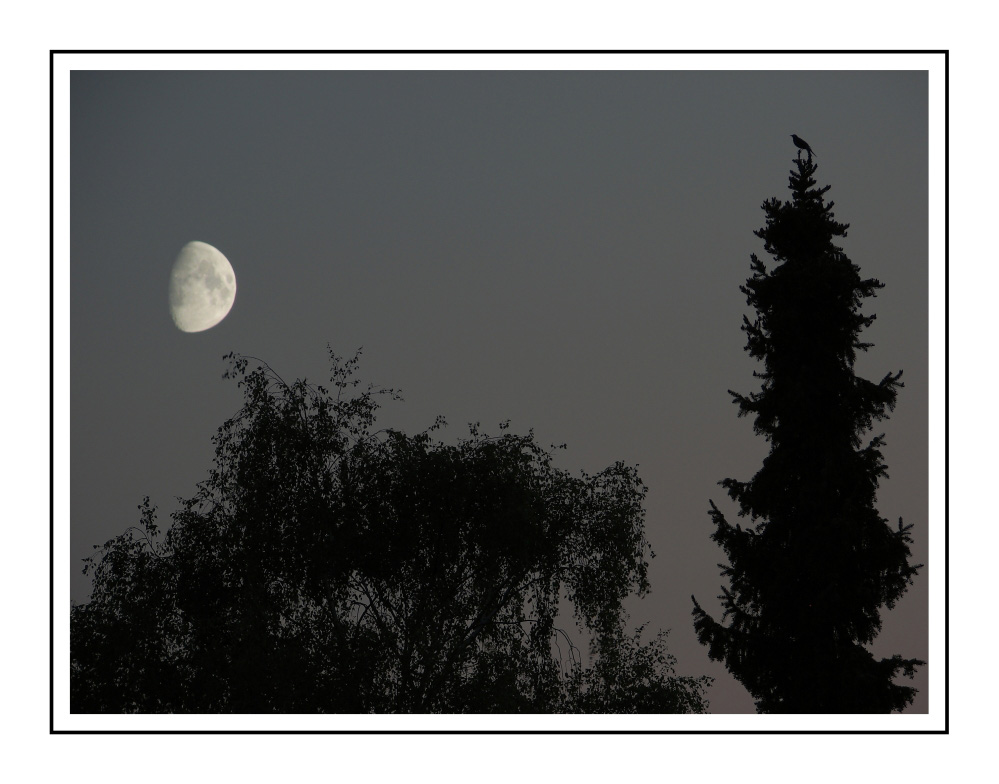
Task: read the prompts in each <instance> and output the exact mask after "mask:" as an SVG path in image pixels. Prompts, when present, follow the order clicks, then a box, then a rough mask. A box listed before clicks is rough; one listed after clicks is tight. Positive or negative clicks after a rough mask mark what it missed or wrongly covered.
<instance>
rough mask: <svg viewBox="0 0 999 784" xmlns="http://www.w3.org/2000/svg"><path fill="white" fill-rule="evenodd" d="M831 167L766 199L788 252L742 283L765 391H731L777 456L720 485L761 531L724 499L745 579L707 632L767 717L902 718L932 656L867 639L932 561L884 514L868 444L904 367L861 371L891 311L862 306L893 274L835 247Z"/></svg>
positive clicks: (839, 231)
mask: <svg viewBox="0 0 999 784" xmlns="http://www.w3.org/2000/svg"><path fill="white" fill-rule="evenodd" d="M816 168H817V167H816V166H815V165H814V164H813V163H812V159H811V156H808V158H807V159H806V160H803V159H802V158H801V157H800V155H799V158H798V159H797V161H796V169H795V170H792V172H791V178H790V189H791V192H792V199H791V200H790V201H787V202H781V201H780V200H778V199H770V200H768V201H766V202H765V203H764V204H763V210H764V213H765V214H766V225H765V226H764V227H763V228H761V229H760V230H758V231H757V232H755V233H756V235H757V236H758V237H760V238H761V239H762V240H763V243H764V249H765V250H766V252H767V253H768V254H770V255H771V256H772V257H773V259H774V262H775V265H774V266H772V268H769V269H768V267H767V266H766V265H765V264H764V263H763V262H762V261H760V259H759V258H757V256H756V255H755V254H754V255H753V256H752V264H751V267H752V272H753V274H752V276H751V277H750V278H749V280H748V281H747V283H746V285H745V286H743V287H741V290H742V292H743V293H744V294H745V295H746V298H747V301H748V303H749V305H750V306H752V307H753V308H754V309H755V310H756V318H755V320H754V321H752V322H750V320H749V319H748V318H746V317H744V323H743V327H742V329H743V331H744V332H745V333H746V336H747V345H746V350H747V351H748V352H749V354H750V355H751V356H752V357H753V358H754V359H757V360H759V361H761V362H762V363H763V370H762V371H758V372H756V373H755V374H754V375H756V376H757V377H758V378H759V379H760V380H761V382H762V386H761V389H760V391H759V392H753V393H750V394H749V395H742V394H739V393H736V392H731V391H730V394H732V396H733V398H734V402H735V403H736V404H737V405H738V407H739V416H751V417H753V419H754V430H755V432H756V433H757V434H758V435H761V436H763V437H764V438H765V439H766V440H767V441H768V442H769V445H770V452H769V455H768V456H767V458H766V459H765V460H764V462H763V466H762V467H761V468H760V470H759V471H758V472H757V473H756V475H755V476H754V477H753V478H752V480H750V481H748V482H740V481H736V480H735V479H726V480H724V481H723V482H721V483H720V484H721V485H722V486H724V487H725V489H726V490H727V491H728V494H729V495H730V496H731V498H732V499H733V500H735V501H736V502H737V503H738V505H739V515H740V516H742V517H748V518H749V519H750V521H751V525H750V526H749V527H747V528H745V529H743V528H742V527H741V526H740V525H734V526H733V525H731V524H730V523H729V522H728V521H727V520H726V519H725V516H724V515H723V514H722V512H721V511H720V510H719V509H718V507H716V506H715V504H714V503H713V502H712V503H711V511H710V514H711V518H712V520H713V522H714V525H715V532H714V534H713V537H712V538H713V539H714V540H715V541H716V542H717V543H718V544H719V545H720V546H721V547H722V549H723V550H724V551H725V553H726V555H727V556H728V564H727V565H724V564H721V565H720V566H721V567H722V575H723V576H725V577H726V578H728V581H729V583H730V587H728V588H725V587H723V588H722V591H723V595H722V596H720V597H719V599H721V600H722V603H723V607H724V615H723V616H722V619H721V621H722V622H721V623H720V622H718V621H716V620H714V619H713V618H712V617H710V616H709V615H708V614H707V613H706V612H705V611H704V610H703V609H702V608H701V607H700V605H698V604H697V601H696V599H695V600H694V619H695V628H696V630H697V634H698V637H699V639H700V641H701V642H702V643H703V644H705V645H707V646H708V649H709V653H710V656H711V657H712V658H713V659H716V660H721V661H724V662H725V663H726V665H727V667H728V669H729V670H730V671H731V672H732V674H733V675H735V677H736V678H738V679H739V680H740V681H741V682H742V683H743V684H744V685H745V686H746V688H747V689H748V690H749V692H750V693H751V694H752V695H753V697H754V698H755V699H756V705H757V709H758V710H759V711H761V712H792V713H841V712H848V713H869V712H870V713H878V712H889V711H896V710H901V709H902V708H903V707H905V706H906V705H908V704H909V703H911V701H912V698H913V696H914V693H915V689H913V688H911V687H907V686H902V685H899V684H897V683H895V682H894V678H895V677H896V676H897V675H899V674H904V675H906V676H908V677H910V678H911V677H912V676H913V671H914V668H915V667H916V666H918V665H921V664H923V662H920V661H917V660H915V659H904V658H902V657H901V656H899V655H896V656H892V657H890V658H887V659H881V660H877V659H875V658H874V656H873V655H872V654H871V653H870V651H869V650H868V649H867V648H866V647H865V646H867V645H868V644H869V643H871V642H872V641H873V640H874V638H875V637H876V636H877V634H878V632H879V631H880V629H881V612H882V608H889V609H890V608H892V607H893V606H894V605H895V603H896V602H897V601H898V599H899V598H900V597H901V596H902V595H903V594H904V593H905V591H906V590H907V588H908V586H909V585H910V584H911V582H912V580H913V577H914V576H915V575H916V573H917V570H918V569H919V568H920V566H912V565H910V564H909V556H910V552H909V544H910V543H911V538H910V535H909V529H910V528H911V526H906V525H903V523H902V521H901V519H899V521H898V526H897V528H893V527H890V526H889V525H888V521H887V520H885V519H883V518H882V517H881V516H880V515H879V513H878V511H877V509H876V508H875V502H876V495H877V489H878V484H879V481H880V480H881V479H882V478H885V477H887V469H886V466H885V463H884V460H883V455H882V452H881V448H882V446H883V444H884V436H883V434H882V435H878V436H875V437H873V438H870V440H866V439H867V438H868V437H869V436H868V434H869V431H870V430H871V428H872V427H873V425H874V424H875V423H876V422H877V421H879V420H882V419H885V418H887V417H888V414H889V412H890V411H892V410H893V409H894V406H895V402H896V396H897V392H898V389H899V388H900V387H902V386H903V384H902V382H901V380H900V379H901V375H902V373H901V371H899V372H898V373H888V374H886V375H885V376H884V377H883V378H882V379H881V380H880V381H878V382H872V381H869V380H866V379H864V378H861V377H859V376H857V375H856V374H855V372H854V361H855V359H856V355H857V352H858V351H867V350H868V348H870V346H871V344H870V343H865V342H863V341H862V340H861V339H860V334H861V332H862V331H863V330H864V329H865V328H867V327H869V326H870V325H871V324H872V323H873V321H874V319H875V317H874V315H865V314H863V313H862V312H861V306H862V303H863V301H864V300H865V299H867V298H868V297H874V296H876V292H877V290H878V289H880V288H882V287H883V284H882V283H881V282H880V281H878V280H876V279H873V278H868V279H864V278H862V277H861V276H860V271H859V268H858V267H857V266H856V265H854V264H853V263H852V262H851V261H850V260H849V259H848V258H847V257H846V255H845V254H844V253H843V251H842V249H841V248H840V247H837V246H836V245H835V244H834V239H835V238H837V237H845V236H846V231H847V228H848V226H847V225H846V224H841V223H837V222H836V221H835V220H834V218H833V213H832V207H833V202H829V203H828V204H826V203H825V202H824V198H823V197H824V194H825V193H826V192H827V191H828V190H829V186H826V187H824V188H816V187H815V185H816V182H815V180H814V179H813V175H814V173H815V171H816ZM865 440H866V443H865ZM729 619H730V621H731V622H730V623H729V624H728V625H723V623H724V621H726V620H729Z"/></svg>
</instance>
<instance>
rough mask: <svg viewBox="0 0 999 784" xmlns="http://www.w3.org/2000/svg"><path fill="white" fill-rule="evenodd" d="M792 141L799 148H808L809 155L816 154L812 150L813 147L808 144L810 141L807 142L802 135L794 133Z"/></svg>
mask: <svg viewBox="0 0 999 784" xmlns="http://www.w3.org/2000/svg"><path fill="white" fill-rule="evenodd" d="M791 141H792V142H794V146H795V147H797V148H798V149H799V150H808V154H809V156H812V155H815V153H814V152H812V148H811V147H809V146H808V142H806V141H805V140H804V139H802V138H801V137H800V136H796V135H795V134H793V133H792V134H791ZM815 157H816V158H818V157H819V156H818V155H815Z"/></svg>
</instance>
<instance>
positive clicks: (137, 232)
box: [70, 71, 939, 713]
mask: <svg viewBox="0 0 999 784" xmlns="http://www.w3.org/2000/svg"><path fill="white" fill-rule="evenodd" d="M927 90H928V82H927V77H926V74H925V73H920V72H905V71H882V72H857V71H823V72H819V71H787V72H774V71H710V72H709V71H684V72H680V71H639V72H632V71H571V72H569V71H566V72H558V71H554V72H546V71H502V72H461V71H457V72H448V71H378V72H356V71H350V72H347V71H323V72H277V71H275V72H264V71H259V72H255V71H238V72H237V71H233V72H226V71H174V72H158V71H123V72H114V71H76V72H74V73H73V74H72V76H71V81H70V126H71V135H70V206H71V219H70V257H71V264H70V303H71V308H70V334H71V341H70V380H71V393H70V415H71V424H70V444H71V446H70V463H71V484H70V509H71V523H70V561H71V563H70V569H71V572H72V573H71V579H70V593H71V597H72V599H74V600H76V601H85V600H86V599H87V596H88V593H89V583H88V579H87V578H85V577H84V576H83V575H82V573H81V567H82V560H81V559H83V558H85V557H87V556H88V555H90V554H91V552H92V546H93V545H94V544H101V543H103V542H104V541H106V540H107V539H109V538H111V537H112V536H115V535H117V534H119V533H121V532H122V531H123V530H124V529H125V528H126V527H128V526H129V525H132V524H135V523H136V522H137V521H138V509H137V507H138V505H139V504H140V503H141V501H142V499H143V497H144V496H147V495H148V496H149V497H150V498H151V500H152V502H153V503H154V504H157V505H158V506H159V509H160V520H161V523H167V522H168V516H169V513H170V512H171V511H173V510H174V509H176V508H177V507H178V502H177V498H178V497H180V498H184V497H189V496H191V495H193V493H194V491H195V484H196V483H197V482H198V481H200V480H202V479H204V478H205V477H206V476H207V472H208V470H209V468H210V467H211V461H212V455H213V445H212V443H211V437H212V435H213V434H214V432H215V430H216V428H217V427H218V426H219V425H221V424H222V422H223V421H225V419H226V418H228V417H229V416H231V415H232V414H234V413H235V412H236V411H237V410H238V408H239V406H240V403H241V395H240V393H239V390H237V389H236V387H235V385H234V384H233V383H232V382H231V381H226V380H224V379H223V378H222V373H223V371H224V370H225V368H226V364H225V362H224V361H223V359H222V357H223V355H224V354H227V353H228V352H230V351H235V352H237V353H243V354H248V355H253V356H256V357H260V358H262V359H264V360H266V361H267V363H268V364H270V365H271V366H272V367H273V368H274V369H275V370H276V371H277V372H278V373H280V374H281V375H282V376H283V377H284V378H286V379H287V378H289V377H291V378H301V377H306V378H308V379H309V380H311V381H318V382H320V383H322V382H323V381H324V380H325V379H326V377H327V376H326V373H327V369H328V368H327V357H326V345H327V343H328V344H329V345H330V347H331V348H332V349H333V350H334V351H335V352H336V353H338V354H340V355H344V356H350V355H351V354H353V352H354V351H355V350H356V349H358V348H360V347H363V354H362V360H361V365H360V376H361V378H362V379H363V380H364V381H365V382H368V381H370V382H373V383H375V384H378V385H383V386H389V387H394V388H398V389H400V390H401V391H402V394H403V397H404V401H403V402H399V403H392V404H389V405H387V406H386V408H384V409H383V410H382V412H381V415H380V417H379V422H380V424H381V425H382V426H387V427H397V428H402V429H404V430H406V431H407V432H414V431H417V430H422V429H424V428H426V427H427V426H429V425H431V424H432V423H433V421H434V419H435V418H436V416H437V415H443V416H444V417H445V418H446V419H447V421H448V423H449V426H448V428H447V430H446V431H444V433H443V436H442V437H443V438H444V439H445V440H454V439H457V438H459V437H461V436H463V435H465V434H467V432H468V430H467V424H468V423H469V422H481V423H482V426H483V429H484V430H486V431H487V432H494V433H495V432H497V431H498V424H499V423H500V422H502V421H504V420H510V429H511V431H513V432H519V433H526V432H527V431H528V430H529V429H532V428H533V430H534V432H535V434H536V436H537V440H538V441H539V442H540V443H542V444H550V443H563V442H564V443H566V444H567V446H568V448H567V449H566V450H565V451H563V452H559V453H558V458H557V461H558V464H559V466H560V467H562V468H565V469H566V470H570V471H573V472H575V471H577V470H578V469H584V470H586V471H589V472H595V471H598V470H600V469H601V468H603V467H605V466H607V465H610V464H611V463H613V462H615V461H617V460H622V461H624V462H626V463H629V464H637V465H638V466H639V473H640V475H641V476H642V478H643V480H644V481H645V483H646V485H648V488H649V491H648V496H647V501H646V531H647V535H648V538H649V540H650V543H651V545H652V548H653V550H654V551H655V552H656V558H655V559H654V560H653V561H652V562H651V565H650V572H649V577H650V582H651V584H652V593H651V594H650V595H649V596H648V597H647V598H646V599H644V600H642V601H636V602H632V603H631V604H630V605H629V610H630V613H631V618H632V621H633V622H634V623H636V624H638V623H645V622H648V623H649V625H650V627H652V628H669V629H671V633H670V650H671V652H672V653H673V654H674V655H675V656H676V657H677V659H678V671H679V672H680V673H681V674H689V675H700V674H708V675H711V676H713V677H714V678H715V679H716V681H715V685H714V686H713V687H712V689H711V690H710V692H709V695H708V696H709V698H710V701H711V710H712V711H713V712H719V713H739V712H752V711H753V704H752V699H751V698H750V697H749V695H748V693H747V692H746V691H745V689H744V688H743V687H742V686H741V685H740V684H739V683H738V682H736V681H735V680H734V679H733V678H732V677H731V676H730V675H728V673H727V672H726V671H725V669H724V667H723V665H721V664H719V663H715V662H711V661H709V659H708V657H707V654H706V650H705V649H704V648H703V647H702V646H700V645H699V644H698V643H697V641H696V639H695V636H694V632H693V628H692V623H691V615H690V611H691V602H690V596H691V594H694V595H695V596H696V597H697V599H698V601H699V602H700V603H701V604H702V606H704V607H705V608H706V609H709V611H714V610H715V609H716V608H717V606H718V603H717V601H716V600H715V596H716V595H717V594H718V593H719V592H720V590H719V587H720V585H721V584H722V579H721V578H720V576H719V575H718V571H719V570H718V567H717V564H718V562H719V561H721V560H723V558H724V554H723V553H722V551H721V550H720V549H719V548H718V547H717V546H716V545H715V544H714V543H713V542H712V541H711V540H710V535H711V532H712V530H713V526H712V524H711V521H710V518H709V517H708V514H707V509H708V506H709V499H713V500H714V501H715V502H716V503H717V504H718V505H719V507H720V508H721V509H722V511H725V512H728V513H729V518H730V519H733V520H734V519H735V511H736V510H735V508H734V506H733V504H732V502H730V501H729V499H728V498H727V497H726V495H725V493H724V491H722V489H721V488H720V487H719V486H718V484H717V483H718V482H719V481H720V480H722V479H724V478H726V477H734V478H737V479H749V478H751V476H752V475H753V474H754V473H755V472H756V470H757V469H758V468H759V465H760V461H761V460H762V458H763V457H764V456H765V454H766V444H765V443H764V442H763V441H762V439H760V438H757V437H755V436H754V435H753V433H752V424H751V422H750V421H749V420H747V419H738V418H737V417H736V407H735V406H734V405H733V404H732V402H731V397H730V396H729V394H728V392H727V390H729V389H733V390H736V391H740V392H744V393H745V392H749V391H752V390H754V389H756V388H757V386H756V384H755V383H754V382H755V379H754V378H753V377H752V372H753V370H754V369H755V368H756V364H755V363H754V362H753V361H752V360H751V359H750V358H749V357H748V355H747V354H746V353H745V352H744V350H743V347H744V343H745V341H744V335H743V333H742V332H741V331H740V325H741V323H742V317H743V315H744V314H749V313H750V311H749V310H748V307H747V305H746V303H745V297H744V295H743V294H742V293H741V292H740V291H739V286H740V285H741V284H742V283H744V281H745V279H746V278H747V277H748V276H749V274H750V268H749V257H750V254H751V253H754V252H755V253H758V254H760V255H761V256H762V255H764V254H763V250H762V242H761V241H760V240H759V239H758V238H756V237H755V236H754V235H753V233H752V232H753V230H754V229H757V228H759V227H760V226H762V224H763V220H764V217H763V212H762V210H761V208H760V207H761V204H762V203H763V201H764V200H765V199H768V198H770V197H773V196H777V197H780V198H786V197H787V196H788V190H787V182H788V175H789V172H790V169H791V166H792V159H793V158H794V156H795V153H796V150H795V148H794V146H793V144H792V143H791V139H790V134H792V133H796V134H798V135H799V136H801V137H802V138H804V139H806V140H808V142H809V144H810V145H811V146H812V149H813V150H814V151H815V154H816V158H815V160H816V162H817V163H818V172H817V175H816V179H817V180H818V183H819V185H821V186H824V185H827V184H828V185H832V189H831V190H830V191H829V193H828V194H827V196H826V198H827V200H829V199H831V200H833V201H834V202H835V204H836V206H835V207H834V212H835V216H836V219H837V220H839V221H841V222H846V223H849V224H850V230H849V233H848V236H847V237H846V238H845V239H844V240H843V241H842V245H843V248H844V250H845V252H846V253H847V255H848V256H849V257H850V258H851V259H852V261H853V262H854V263H856V264H858V265H859V266H860V268H861V272H862V274H863V275H865V276H867V277H876V278H878V279H880V280H881V281H882V282H884V283H885V288H884V289H883V290H882V291H881V292H879V295H878V297H877V299H876V300H873V301H871V300H869V301H868V304H867V305H866V307H865V310H866V311H868V312H874V313H876V314H877V316H878V319H877V321H876V322H875V323H874V325H873V327H872V328H871V329H870V330H868V331H867V333H866V334H865V337H866V338H867V339H868V340H870V341H871V342H873V343H874V344H875V345H874V348H873V349H872V350H871V351H870V352H869V353H868V354H866V355H861V357H860V358H859V359H858V362H857V366H856V369H857V372H858V373H859V374H860V375H863V376H865V377H868V378H872V379H880V378H881V377H882V376H884V375H885V374H886V373H887V372H889V371H895V370H898V369H902V370H903V371H904V375H903V380H904V382H905V385H906V386H905V388H904V389H903V390H901V392H900V394H899V401H898V406H897V408H896V411H895V412H894V414H893V415H892V417H891V419H890V420H888V421H886V422H884V423H882V425H881V426H879V427H878V428H877V431H876V432H884V433H885V434H886V438H887V445H886V447H885V449H884V454H885V459H886V462H887V465H888V470H889V475H890V479H889V480H888V481H886V482H884V483H883V484H882V487H881V490H880V492H879V495H878V508H879V511H880V512H881V514H882V516H883V517H886V518H888V519H889V520H890V521H895V520H896V519H897V518H898V517H900V516H901V517H903V518H904V519H905V522H906V523H912V524H914V528H913V532H912V533H913V537H914V540H915V542H914V545H913V556H912V558H913V561H914V562H916V563H925V564H927V567H926V569H924V570H923V571H922V576H921V577H920V578H918V579H917V581H916V584H915V585H914V586H913V587H912V588H911V589H910V591H909V593H908V594H907V595H906V597H905V598H904V599H903V600H902V601H901V602H900V603H899V605H898V606H897V607H896V609H895V610H893V611H891V612H889V613H887V614H886V616H885V621H884V628H883V631H882V634H881V636H880V637H879V638H878V640H877V641H876V643H875V644H874V646H873V650H874V652H875V654H876V655H882V656H888V655H891V654H894V653H900V654H902V655H903V656H906V657H917V658H923V659H926V658H927V657H928V624H927V575H928V574H929V573H930V572H931V571H932V569H933V562H932V561H931V560H930V559H929V552H928V548H927V532H928V526H929V525H930V524H931V520H930V517H929V514H928V502H927V492H928V491H927V488H928V482H929V477H928V470H927V465H928V446H927V444H928V429H927V419H928V386H929V378H928V360H927V354H928V350H927V343H928V337H929V336H928V318H927V310H928V285H927V279H928V264H929V258H928V247H927V231H928V228H927V227H928V207H927V205H928V189H929V185H928V168H927V151H928V131H927V128H928V99H927ZM192 240H198V241H202V242H207V243H210V244H211V245H213V246H215V247H217V248H218V249H219V250H220V251H221V252H222V253H224V254H225V255H226V257H227V258H228V259H229V261H230V262H231V264H232V266H233V268H234V270H235V273H236V277H237V281H238V290H237V294H236V300H235V304H234V306H233V309H232V311H231V312H230V314H229V315H228V317H227V318H225V319H224V320H223V321H222V322H221V323H220V324H218V325H217V326H215V327H213V328H212V329H209V330H207V331H205V332H199V333H192V334H189V333H183V332H181V331H179V330H178V329H177V328H176V327H175V326H174V323H173V321H172V320H171V317H170V313H169V310H168V305H167V295H168V286H169V276H170V270H171V267H172V265H173V262H174V260H175V258H176V256H177V254H178V252H179V251H180V249H181V248H182V247H183V246H184V245H185V244H186V243H188V242H190V241H192ZM938 523H939V521H934V524H938ZM717 614H718V613H716V615H717ZM930 666H932V662H931V664H930ZM926 670H927V668H922V669H921V670H920V672H919V673H918V674H917V678H916V680H915V682H914V685H915V686H916V687H917V688H919V689H920V692H919V694H918V695H917V697H916V701H915V703H914V704H913V705H912V706H911V708H910V711H913V712H925V711H926V710H927V672H926Z"/></svg>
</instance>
